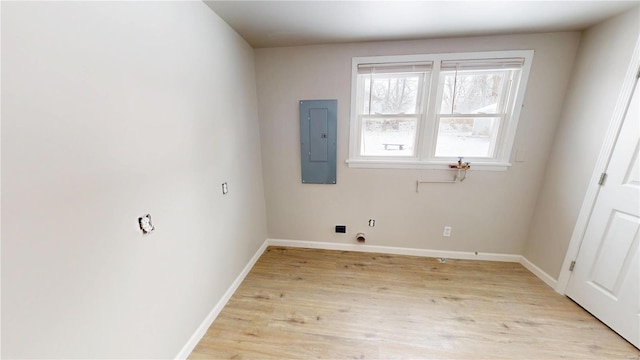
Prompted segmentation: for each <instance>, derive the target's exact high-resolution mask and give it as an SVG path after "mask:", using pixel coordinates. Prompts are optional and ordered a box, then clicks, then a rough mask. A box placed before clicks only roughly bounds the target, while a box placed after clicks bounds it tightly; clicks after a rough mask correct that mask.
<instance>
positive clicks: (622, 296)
mask: <svg viewBox="0 0 640 360" xmlns="http://www.w3.org/2000/svg"><path fill="white" fill-rule="evenodd" d="M639 93H640V91H638V83H637V79H636V85H635V89H634V91H633V94H632V97H631V100H630V102H629V106H628V109H627V113H626V115H625V118H624V120H623V123H622V128H621V130H620V134H619V135H618V140H617V141H616V144H615V147H614V149H613V153H612V155H611V160H610V162H609V165H608V167H607V171H606V172H607V177H606V179H605V181H604V184H603V185H602V187H601V189H600V192H599V194H598V197H597V199H596V202H595V205H594V207H593V212H592V213H591V217H590V218H589V223H588V225H587V228H586V231H585V234H584V238H583V239H582V245H581V246H580V251H579V253H578V257H577V258H576V262H575V266H574V269H573V273H572V274H571V278H570V279H569V283H568V285H567V289H566V294H567V296H569V297H570V298H572V299H573V300H574V301H575V302H577V303H578V304H580V305H581V306H582V307H584V308H585V309H586V310H587V311H589V312H590V313H592V314H593V315H594V316H595V317H597V318H598V319H600V320H601V321H602V322H604V323H605V324H607V325H608V326H609V327H610V328H612V329H613V330H614V331H616V332H617V333H618V334H620V335H621V336H622V337H624V338H625V339H627V340H628V341H629V342H631V343H632V344H634V345H635V346H636V347H640V296H639V293H640V292H639V288H640V262H639V259H638V257H639V251H638V242H639V230H640V165H639V161H640V159H639V158H638V151H639V150H638V149H639V147H640V100H639V99H638V97H639V96H640V94H639ZM569 166H570V165H569Z"/></svg>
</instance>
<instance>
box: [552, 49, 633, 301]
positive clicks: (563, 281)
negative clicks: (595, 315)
mask: <svg viewBox="0 0 640 360" xmlns="http://www.w3.org/2000/svg"><path fill="white" fill-rule="evenodd" d="M638 75H640V36H639V37H638V39H637V41H636V46H635V49H634V51H633V55H632V56H631V62H630V63H629V67H628V68H627V73H626V75H625V77H624V82H623V84H622V90H621V91H620V95H618V100H617V103H616V107H615V108H614V110H613V114H612V116H611V122H610V123H609V128H608V129H607V134H606V135H605V138H604V142H603V144H602V148H601V149H600V154H599V155H598V160H597V161H596V165H595V167H594V170H593V174H592V175H591V180H589V186H588V188H587V192H586V194H585V196H584V200H583V202H582V207H581V208H580V213H579V214H578V219H577V220H576V224H575V226H574V228H573V233H572V234H571V240H570V241H569V247H568V248H567V252H566V254H565V257H564V261H563V263H562V268H561V269H560V276H559V277H558V282H557V283H556V287H555V291H556V292H559V293H560V294H562V295H565V293H566V289H567V284H568V283H569V278H570V277H571V271H570V270H569V267H570V266H571V262H572V261H574V260H575V259H576V258H577V257H578V252H579V251H580V245H582V239H583V238H584V234H585V232H586V230H587V225H588V224H589V218H590V217H591V212H592V211H593V207H594V205H595V202H596V199H597V198H598V193H599V192H600V185H598V181H599V180H600V175H601V174H602V173H604V172H605V171H606V169H607V167H608V166H609V161H610V159H611V154H612V153H613V148H614V146H615V145H616V141H617V140H618V133H619V132H620V128H621V127H622V121H623V120H624V116H625V114H626V111H627V105H628V104H629V99H631V95H632V92H633V88H634V85H635V82H636V78H637V77H638Z"/></svg>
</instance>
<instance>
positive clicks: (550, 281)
mask: <svg viewBox="0 0 640 360" xmlns="http://www.w3.org/2000/svg"><path fill="white" fill-rule="evenodd" d="M520 264H522V266H524V267H525V268H526V269H527V270H529V271H530V272H531V273H533V275H535V276H537V277H538V278H539V279H540V280H542V281H543V282H544V283H545V284H547V285H549V286H550V287H551V288H552V289H554V290H555V288H556V284H557V283H558V280H556V279H554V278H553V277H552V276H551V275H549V274H547V273H546V272H545V271H544V270H542V269H540V268H539V267H538V266H536V265H535V264H534V263H532V262H531V261H529V259H527V258H526V257H524V255H523V256H521V257H520Z"/></svg>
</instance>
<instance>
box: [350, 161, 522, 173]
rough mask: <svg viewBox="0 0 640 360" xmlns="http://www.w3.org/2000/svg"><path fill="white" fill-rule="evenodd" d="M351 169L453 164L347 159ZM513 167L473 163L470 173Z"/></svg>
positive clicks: (446, 166)
mask: <svg viewBox="0 0 640 360" xmlns="http://www.w3.org/2000/svg"><path fill="white" fill-rule="evenodd" d="M346 163H347V165H349V167H350V168H360V169H418V170H450V169H449V165H450V164H453V163H452V162H442V161H415V160H380V159H375V160H368V159H347V160H346ZM510 166H511V164H510V163H496V162H471V169H469V170H470V171H474V170H479V171H506V170H508V169H509V167H510Z"/></svg>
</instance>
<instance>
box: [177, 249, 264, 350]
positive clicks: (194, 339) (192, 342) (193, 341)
mask: <svg viewBox="0 0 640 360" xmlns="http://www.w3.org/2000/svg"><path fill="white" fill-rule="evenodd" d="M267 246H269V240H265V241H264V242H263V243H262V245H260V248H259V249H258V251H256V253H255V254H254V255H253V257H252V258H251V260H249V262H248V263H247V265H246V266H245V267H244V269H242V272H241V273H240V275H238V277H237V278H236V280H235V281H234V282H233V283H232V284H231V286H229V289H227V291H226V292H225V293H224V295H223V296H222V298H220V300H218V303H216V305H215V306H214V307H213V309H212V310H211V312H210V313H209V315H207V317H206V318H205V319H204V321H203V322H202V323H201V324H200V326H198V328H197V329H196V331H195V332H194V333H193V335H191V337H190V338H189V341H187V343H186V344H185V345H184V346H183V347H182V350H180V352H179V353H178V355H176V357H175V358H176V359H186V358H187V357H188V356H189V354H191V352H192V351H193V349H195V347H196V345H198V342H200V340H201V339H202V337H203V336H204V334H205V333H206V332H207V329H209V327H210V326H211V324H213V321H214V320H215V319H216V318H217V317H218V315H219V314H220V312H221V311H222V309H223V308H224V306H225V305H226V304H227V302H228V301H229V299H231V296H232V295H233V293H234V292H235V291H236V290H237V289H238V287H239V286H240V284H241V283H242V281H243V280H244V278H245V277H246V276H247V274H249V271H251V268H253V265H255V263H256V262H257V261H258V259H259V258H260V256H261V255H262V254H263V253H264V251H265V250H266V249H267Z"/></svg>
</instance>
